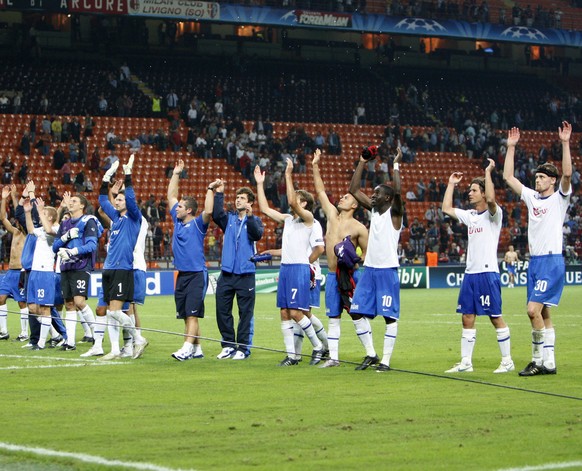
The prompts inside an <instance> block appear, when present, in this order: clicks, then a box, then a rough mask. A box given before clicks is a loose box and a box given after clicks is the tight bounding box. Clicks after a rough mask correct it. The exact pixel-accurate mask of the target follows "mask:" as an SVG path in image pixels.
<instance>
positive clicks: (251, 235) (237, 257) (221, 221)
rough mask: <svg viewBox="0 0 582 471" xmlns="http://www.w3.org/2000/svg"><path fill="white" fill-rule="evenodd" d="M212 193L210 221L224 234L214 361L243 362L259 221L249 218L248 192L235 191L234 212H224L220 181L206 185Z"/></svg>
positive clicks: (251, 311) (249, 325)
mask: <svg viewBox="0 0 582 471" xmlns="http://www.w3.org/2000/svg"><path fill="white" fill-rule="evenodd" d="M208 189H209V190H212V191H213V192H214V212H213V213H212V220H213V221H214V222H215V223H216V225H217V226H218V227H220V229H221V230H222V232H224V241H223V245H222V257H221V261H220V262H221V264H220V265H221V266H220V276H219V278H218V282H217V284H216V322H217V324H218V330H219V331H220V335H221V336H222V351H221V352H220V353H219V354H218V355H217V357H216V358H218V359H219V360H224V359H227V358H232V359H233V360H244V359H246V358H247V357H248V356H249V355H250V354H251V348H250V347H251V345H252V343H253V335H254V315H255V294H256V292H255V273H256V265H255V264H254V263H253V262H251V261H250V258H251V257H252V256H253V255H254V254H255V252H256V245H257V244H256V243H257V241H259V240H261V238H262V237H263V232H264V228H263V223H262V221H261V218H259V217H258V216H255V215H253V204H254V202H255V194H254V193H253V191H252V190H251V189H250V188H247V187H242V188H239V189H238V190H237V191H236V198H235V202H234V207H235V210H234V211H230V212H226V211H225V210H224V181H222V180H220V179H219V180H215V181H214V182H212V183H210V185H208ZM235 296H236V301H237V305H238V316H239V320H238V327H237V329H236V335H235V329H234V317H233V314H232V306H233V302H234V298H235Z"/></svg>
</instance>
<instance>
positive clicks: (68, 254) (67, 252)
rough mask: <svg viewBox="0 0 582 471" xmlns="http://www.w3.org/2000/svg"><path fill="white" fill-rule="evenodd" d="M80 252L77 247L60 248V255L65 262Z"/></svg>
mask: <svg viewBox="0 0 582 471" xmlns="http://www.w3.org/2000/svg"><path fill="white" fill-rule="evenodd" d="M78 254H79V249H77V247H75V248H73V249H59V251H58V254H57V255H58V256H59V257H61V260H62V261H63V262H68V261H69V260H71V258H73V257H75V256H76V255H78Z"/></svg>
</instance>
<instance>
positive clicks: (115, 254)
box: [99, 154, 142, 360]
mask: <svg viewBox="0 0 582 471" xmlns="http://www.w3.org/2000/svg"><path fill="white" fill-rule="evenodd" d="M133 162H134V156H133V154H132V155H131V157H130V158H129V160H128V162H127V164H124V165H123V172H124V173H125V182H124V184H125V190H124V191H120V192H119V193H118V194H117V196H116V197H115V206H114V205H113V204H111V202H110V201H109V197H108V195H109V182H110V181H111V177H112V176H113V175H115V172H116V171H117V167H118V166H119V163H118V162H115V163H114V164H113V165H112V166H111V167H110V168H109V170H107V172H106V173H105V175H104V176H103V183H102V185H101V190H100V194H99V204H100V205H101V208H102V209H103V211H104V212H105V214H107V217H109V219H111V229H110V232H109V234H110V235H109V250H108V251H107V257H106V258H105V263H104V265H103V299H104V300H105V302H106V303H107V304H108V305H109V316H108V322H107V324H108V331H109V337H110V340H111V352H110V353H108V354H107V355H105V356H104V357H102V360H113V359H116V358H120V357H121V350H120V348H119V326H118V325H117V322H119V324H121V325H122V326H123V327H124V328H126V329H129V330H130V331H131V330H133V328H134V326H133V325H132V321H131V318H130V317H129V316H128V315H127V314H125V313H124V312H123V311H122V308H123V303H124V302H131V301H133V249H134V247H135V244H136V242H137V237H138V235H139V228H140V226H141V216H142V215H141V211H140V210H139V206H138V205H137V202H136V199H135V192H134V190H133V184H132V181H131V171H132V169H133ZM113 321H116V322H113Z"/></svg>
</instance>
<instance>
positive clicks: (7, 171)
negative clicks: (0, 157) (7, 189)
mask: <svg viewBox="0 0 582 471" xmlns="http://www.w3.org/2000/svg"><path fill="white" fill-rule="evenodd" d="M14 168H15V165H14V162H13V161H12V157H11V156H10V154H7V155H6V158H5V159H4V161H3V162H2V183H4V184H8V185H10V184H11V183H12V174H13V173H14Z"/></svg>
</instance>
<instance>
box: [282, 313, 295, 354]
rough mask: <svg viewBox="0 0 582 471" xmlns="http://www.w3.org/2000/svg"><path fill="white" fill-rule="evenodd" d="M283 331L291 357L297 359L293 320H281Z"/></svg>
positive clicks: (286, 347) (284, 340)
mask: <svg viewBox="0 0 582 471" xmlns="http://www.w3.org/2000/svg"><path fill="white" fill-rule="evenodd" d="M281 332H282V333H283V343H284V344H285V351H286V352H287V356H288V357H289V358H292V359H295V341H294V338H293V337H294V336H293V321H281Z"/></svg>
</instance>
